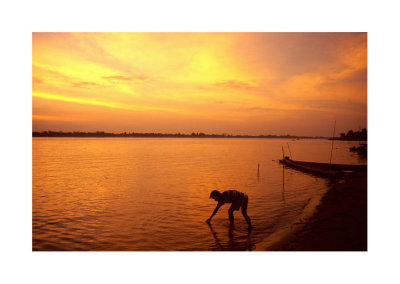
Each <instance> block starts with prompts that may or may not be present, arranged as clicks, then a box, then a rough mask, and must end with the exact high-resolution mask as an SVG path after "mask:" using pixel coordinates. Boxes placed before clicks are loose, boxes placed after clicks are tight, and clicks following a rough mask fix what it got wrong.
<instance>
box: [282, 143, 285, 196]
mask: <svg viewBox="0 0 400 284" xmlns="http://www.w3.org/2000/svg"><path fill="white" fill-rule="evenodd" d="M282 162H283V163H282V191H284V190H285V150H283V146H282Z"/></svg>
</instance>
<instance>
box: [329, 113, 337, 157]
mask: <svg viewBox="0 0 400 284" xmlns="http://www.w3.org/2000/svg"><path fill="white" fill-rule="evenodd" d="M335 129H336V120H335V124H334V126H333V134H332V148H331V158H330V159H329V164H331V163H332V151H333V141H335V140H334V137H335Z"/></svg>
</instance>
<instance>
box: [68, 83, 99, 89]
mask: <svg viewBox="0 0 400 284" xmlns="http://www.w3.org/2000/svg"><path fill="white" fill-rule="evenodd" d="M72 86H74V87H76V88H86V89H90V87H96V86H100V85H99V84H97V83H94V82H85V81H81V82H76V83H72Z"/></svg>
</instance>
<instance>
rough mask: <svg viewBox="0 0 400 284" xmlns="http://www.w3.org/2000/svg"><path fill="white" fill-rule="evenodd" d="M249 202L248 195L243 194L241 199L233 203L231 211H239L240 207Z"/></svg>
mask: <svg viewBox="0 0 400 284" xmlns="http://www.w3.org/2000/svg"><path fill="white" fill-rule="evenodd" d="M247 201H248V197H247V195H246V194H243V195H242V196H241V197H240V198H238V199H237V200H236V201H234V202H232V205H231V209H232V210H239V209H240V207H241V206H242V205H243V204H244V203H245V202H247Z"/></svg>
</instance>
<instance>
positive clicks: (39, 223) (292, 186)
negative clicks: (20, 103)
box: [32, 138, 366, 251]
mask: <svg viewBox="0 0 400 284" xmlns="http://www.w3.org/2000/svg"><path fill="white" fill-rule="evenodd" d="M331 144H332V142H331V141H328V140H319V139H315V140H314V139H304V140H291V139H256V138H251V139H244V138H226V139H225V138H33V140H32V150H33V157H32V163H33V181H32V184H33V188H32V248H33V250H57V251H58V250H95V251H98V250H111V251H121V250H124V251H125V250H128V251H143V250H145V251H161V250H162V251H163V250H167V251H177V250H179V251H180V250H188V251H198V250H201V251H210V250H254V249H257V244H258V243H260V242H262V241H263V240H265V239H266V238H268V237H269V236H270V235H271V234H272V233H274V232H277V231H278V230H282V229H285V228H287V227H288V226H289V225H290V224H291V222H293V220H295V219H296V217H297V216H299V215H300V214H301V213H302V211H303V209H304V207H305V206H306V205H307V204H308V202H309V201H310V199H312V198H313V197H315V196H320V195H321V194H323V193H324V192H325V191H326V190H327V188H328V186H329V183H328V181H327V180H325V179H322V178H316V177H314V176H311V175H307V174H304V173H301V172H297V171H295V170H291V169H288V168H286V169H285V173H284V186H283V169H282V165H279V163H278V159H281V158H282V146H283V147H284V150H285V155H287V156H289V155H290V154H291V155H292V157H293V159H296V160H306V161H316V162H329V159H330V153H331ZM357 144H358V142H344V141H335V143H334V149H333V157H332V162H333V163H351V164H358V163H366V161H363V160H360V159H359V158H358V156H357V155H355V154H353V153H351V152H349V150H348V148H349V147H351V146H353V145H357ZM288 145H289V146H288ZM289 147H290V152H289ZM258 164H259V165H260V168H259V173H258ZM214 189H217V190H219V191H221V192H222V191H224V190H229V189H236V190H239V191H242V192H244V193H246V194H247V195H248V196H249V205H248V215H249V216H250V218H251V220H252V223H253V227H254V228H253V230H252V231H251V232H249V231H248V230H247V224H246V222H245V220H244V218H243V216H242V215H241V212H240V210H239V211H235V226H234V227H233V228H232V227H230V226H229V219H228V213H227V210H228V208H229V205H228V204H226V205H224V206H222V207H221V208H220V210H219V212H218V213H217V215H216V216H215V217H214V218H213V220H212V222H211V226H209V225H208V224H207V223H206V222H205V220H206V219H207V218H208V217H210V215H211V213H212V211H213V210H214V208H215V206H216V202H215V201H214V200H213V199H209V194H210V192H211V191H212V190H214Z"/></svg>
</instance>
